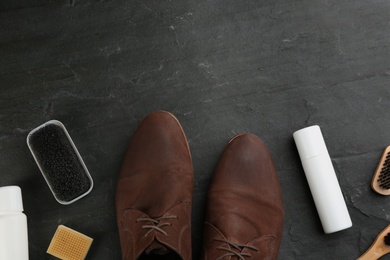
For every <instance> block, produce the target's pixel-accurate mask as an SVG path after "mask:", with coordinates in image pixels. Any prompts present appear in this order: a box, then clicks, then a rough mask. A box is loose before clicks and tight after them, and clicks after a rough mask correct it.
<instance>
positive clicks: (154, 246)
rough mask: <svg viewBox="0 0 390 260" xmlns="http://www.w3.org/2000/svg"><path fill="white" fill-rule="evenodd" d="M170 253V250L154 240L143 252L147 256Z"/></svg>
mask: <svg viewBox="0 0 390 260" xmlns="http://www.w3.org/2000/svg"><path fill="white" fill-rule="evenodd" d="M170 252H171V250H169V249H168V248H167V247H166V246H164V245H163V244H161V243H160V242H158V241H156V240H154V241H153V242H152V243H151V244H150V246H149V247H148V248H146V250H145V253H146V254H147V255H166V254H168V253H170Z"/></svg>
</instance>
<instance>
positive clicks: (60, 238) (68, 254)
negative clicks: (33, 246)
mask: <svg viewBox="0 0 390 260" xmlns="http://www.w3.org/2000/svg"><path fill="white" fill-rule="evenodd" d="M92 241H93V239H92V238H90V237H88V236H86V235H84V234H81V233H79V232H77V231H75V230H73V229H70V228H68V227H65V226H63V225H59V226H58V228H57V231H56V233H55V234H54V236H53V239H52V240H51V243H50V245H49V248H48V249H47V253H48V254H51V255H53V256H55V257H58V258H59V259H63V260H84V259H85V257H86V256H87V253H88V251H89V248H90V247H91V244H92Z"/></svg>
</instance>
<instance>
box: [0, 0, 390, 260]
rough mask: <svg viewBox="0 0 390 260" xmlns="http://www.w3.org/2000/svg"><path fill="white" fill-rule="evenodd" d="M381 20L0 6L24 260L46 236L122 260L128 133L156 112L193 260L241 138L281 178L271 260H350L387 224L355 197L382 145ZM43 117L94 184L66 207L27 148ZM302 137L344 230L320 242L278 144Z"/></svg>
mask: <svg viewBox="0 0 390 260" xmlns="http://www.w3.org/2000/svg"><path fill="white" fill-rule="evenodd" d="M389 14H390V2H389V1H385V0H373V1H363V0H354V1H351V0H346V1H336V0H320V1H307V0H302V1H287V0H277V1H252V0H245V1H231V0H207V1H206V0H199V1H188V0H184V1H170V0H142V1H141V0H132V1H91V0H86V1H79V0H67V1H63V0H59V1H53V0H41V1H26V0H24V1H11V0H6V1H1V3H0V25H1V26H0V57H1V59H0V154H1V160H0V186H5V185H19V186H21V188H22V191H23V199H24V206H25V213H26V215H27V217H28V226H29V239H30V244H29V248H30V259H33V260H34V259H53V258H52V257H51V256H49V255H47V254H46V253H45V252H46V250H47V247H48V245H49V242H50V239H51V237H52V235H53V234H54V231H55V229H56V228H57V226H58V225H59V224H63V225H67V226H69V227H71V228H74V229H76V230H78V231H80V232H82V233H85V234H87V235H89V236H91V237H93V238H94V242H93V245H92V248H91V250H90V252H89V254H88V257H87V259H102V260H103V259H104V260H106V259H120V258H121V254H120V246H119V238H118V232H117V227H116V217H115V210H114V209H115V204H114V194H115V185H116V181H117V176H118V172H119V168H120V165H121V161H122V158H123V155H124V152H125V150H126V147H127V143H128V141H129V139H130V137H131V134H132V133H133V131H134V130H135V128H136V127H137V125H138V123H139V122H140V120H141V119H142V118H143V117H144V116H145V115H147V114H148V113H149V112H151V111H154V110H157V109H164V110H168V111H170V112H172V113H174V114H175V115H176V116H177V117H178V119H179V120H180V122H181V123H182V126H183V128H184V130H185V132H186V134H187V138H188V141H189V144H190V148H191V152H192V156H193V163H194V169H195V187H194V202H193V213H192V224H193V251H194V257H193V258H194V259H199V254H200V251H201V237H202V221H203V217H204V207H205V203H206V193H207V188H208V185H209V182H210V178H211V176H212V173H213V169H214V166H215V165H216V162H217V160H218V157H219V155H220V153H221V151H222V150H223V148H224V146H225V144H226V143H227V142H228V140H229V139H230V138H231V137H233V136H234V135H236V134H238V133H241V132H252V133H254V134H257V135H258V136H259V137H261V138H262V139H263V140H264V141H265V143H266V144H267V145H268V147H269V150H270V152H271V154H272V156H273V159H274V162H275V166H276V168H277V171H278V174H279V178H280V182H281V186H282V192H283V198H284V205H285V225H284V233H283V240H282V245H281V248H280V252H279V259H356V258H357V257H358V256H359V255H361V254H362V253H363V252H365V250H366V249H368V247H369V246H370V245H371V243H372V242H373V240H374V239H375V237H376V235H377V234H378V233H379V232H380V231H381V230H382V229H383V228H384V227H386V225H387V224H388V223H389V220H390V199H389V198H387V197H383V196H380V195H377V194H375V193H374V192H373V191H372V190H371V188H370V184H369V183H370V180H371V177H372V174H373V172H374V170H375V168H376V165H377V162H378V160H379V157H380V155H381V153H382V151H383V149H384V148H385V147H386V146H387V145H389V144H390V132H389V129H390V113H389V112H388V111H389V110H390V100H389V97H390V88H389V83H390V65H389V50H390V31H389V25H390V19H389ZM50 119H57V120H60V121H61V122H63V123H64V124H65V126H66V127H67V129H68V131H69V133H70V135H71V136H72V138H73V140H74V142H75V144H76V146H77V147H78V149H79V152H80V153H81V155H82V157H83V159H84V161H85V163H86V165H87V167H88V168H89V171H90V172H91V175H92V177H93V179H94V182H95V186H94V189H93V191H92V192H91V193H90V194H89V195H88V196H87V197H85V198H83V199H82V200H80V201H78V202H76V203H74V204H71V205H69V206H63V205H60V204H58V203H57V202H56V201H55V199H54V197H53V196H52V195H51V193H50V190H49V188H48V187H47V185H46V183H45V181H44V179H43V177H42V176H41V174H40V172H39V170H38V167H37V166H36V164H35V162H34V160H33V158H32V156H31V154H30V152H29V150H28V148H27V145H26V136H27V134H28V132H29V131H30V130H32V129H33V128H35V127H36V126H38V125H40V124H42V123H44V122H46V121H48V120H50ZM313 124H318V125H320V126H321V128H322V131H323V133H324V137H325V140H326V143H327V146H328V150H329V153H330V155H331V158H332V161H333V164H334V167H335V169H336V172H337V175H338V179H339V182H340V186H341V188H342V190H343V193H344V196H345V200H346V202H347V206H348V209H349V212H350V214H351V218H352V221H353V223H354V225H353V227H352V228H350V229H348V230H345V231H342V232H339V233H336V234H331V235H325V234H324V233H323V231H322V227H321V224H320V221H319V218H318V216H317V212H316V210H315V205H314V202H313V199H312V197H311V195H310V190H309V188H308V185H307V182H306V179H305V176H304V173H303V170H302V166H301V164H300V160H299V157H298V153H297V150H296V148H295V144H294V142H293V139H292V133H293V132H294V131H296V130H298V129H300V128H303V127H305V126H309V125H313ZM260 217H261V216H259V218H260ZM383 259H390V257H388V256H387V257H384V258H383Z"/></svg>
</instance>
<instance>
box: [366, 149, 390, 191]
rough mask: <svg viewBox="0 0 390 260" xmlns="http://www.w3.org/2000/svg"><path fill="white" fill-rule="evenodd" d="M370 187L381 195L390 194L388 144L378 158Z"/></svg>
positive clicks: (389, 150) (389, 155)
mask: <svg viewBox="0 0 390 260" xmlns="http://www.w3.org/2000/svg"><path fill="white" fill-rule="evenodd" d="M371 188H372V189H373V190H374V191H375V192H377V193H379V194H381V195H390V146H387V147H386V149H385V150H384V152H383V154H382V156H381V159H380V160H379V163H378V167H377V168H376V171H375V173H374V176H373V177H372V181H371Z"/></svg>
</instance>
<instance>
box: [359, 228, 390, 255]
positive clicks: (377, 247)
mask: <svg viewBox="0 0 390 260" xmlns="http://www.w3.org/2000/svg"><path fill="white" fill-rule="evenodd" d="M389 233H390V225H387V227H386V228H385V229H384V230H382V232H380V233H379V234H378V236H377V237H376V239H375V241H374V242H373V243H372V245H371V246H370V248H369V249H368V250H367V251H366V252H365V253H364V254H363V255H362V256H361V257H359V258H358V260H373V259H378V258H381V257H382V256H384V255H385V254H387V253H390V245H387V244H386V243H388V242H386V241H385V236H387V235H388V234H389Z"/></svg>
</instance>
